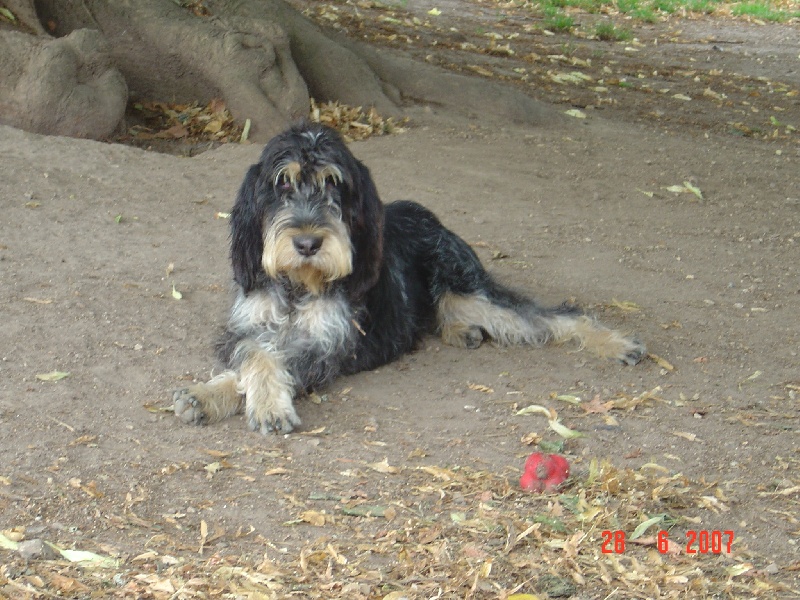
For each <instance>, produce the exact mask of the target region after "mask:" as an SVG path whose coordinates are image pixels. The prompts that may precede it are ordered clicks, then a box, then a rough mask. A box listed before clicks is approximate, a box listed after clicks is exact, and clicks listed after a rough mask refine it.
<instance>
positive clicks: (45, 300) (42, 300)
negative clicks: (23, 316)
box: [23, 297, 53, 304]
mask: <svg viewBox="0 0 800 600" xmlns="http://www.w3.org/2000/svg"><path fill="white" fill-rule="evenodd" d="M23 300H25V302H32V303H33V304H52V303H53V300H52V298H30V297H26V298H23Z"/></svg>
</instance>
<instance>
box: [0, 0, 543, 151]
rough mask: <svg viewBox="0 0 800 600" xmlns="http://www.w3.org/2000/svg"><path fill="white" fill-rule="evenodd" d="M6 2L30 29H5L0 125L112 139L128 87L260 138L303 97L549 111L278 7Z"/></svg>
mask: <svg viewBox="0 0 800 600" xmlns="http://www.w3.org/2000/svg"><path fill="white" fill-rule="evenodd" d="M5 5H6V6H7V7H9V8H10V9H11V10H12V12H14V13H15V15H17V17H18V23H19V27H18V29H22V28H25V29H27V30H28V31H30V32H32V33H22V32H21V31H19V30H18V31H9V27H6V28H5V30H3V29H0V77H2V78H3V84H2V86H0V122H3V123H7V124H11V125H16V126H18V127H22V128H26V129H31V130H34V131H39V132H43V133H53V134H60V135H78V136H84V137H94V138H100V139H102V138H103V137H106V136H108V135H109V134H110V133H111V132H112V131H113V130H114V129H115V128H116V127H118V126H119V124H120V122H121V121H122V119H123V111H122V109H121V108H120V107H121V106H122V107H123V108H124V104H125V89H124V86H125V82H127V91H128V93H129V94H130V97H131V98H133V99H147V100H160V101H170V102H192V101H199V102H203V103H205V102H208V101H209V100H211V99H212V98H217V97H218V98H222V99H223V100H224V101H225V103H226V105H227V107H228V108H229V109H230V110H231V112H232V113H233V115H234V116H235V117H236V118H238V119H239V120H241V121H243V120H244V119H247V118H249V119H250V120H251V137H252V138H253V139H255V140H259V141H263V140H265V139H267V138H268V137H270V136H271V135H273V134H275V133H276V132H278V131H279V130H281V129H282V128H284V127H285V126H286V124H287V123H288V122H290V121H292V120H296V119H297V118H300V117H303V116H306V115H307V114H308V110H309V95H311V96H313V97H314V98H315V99H316V100H318V101H332V100H337V101H339V102H342V103H344V104H349V105H352V106H363V107H375V108H376V109H377V110H378V112H379V113H381V114H382V115H384V116H397V115H399V114H401V113H402V107H403V105H404V104H407V103H412V102H416V103H431V104H435V105H437V106H443V107H446V108H448V109H451V110H454V111H457V112H465V111H466V112H468V113H470V114H478V115H480V114H491V115H493V116H495V117H501V118H507V119H509V120H514V121H521V122H527V123H532V124H538V123H541V122H543V121H544V120H546V119H548V118H550V117H551V115H552V111H550V110H548V109H546V108H545V107H544V106H543V105H541V104H539V103H538V102H536V101H534V100H533V99H531V98H529V97H528V96H526V95H525V94H523V93H522V92H519V91H517V90H515V89H513V88H510V87H503V86H502V85H499V84H496V83H493V82H488V81H484V80H481V79H476V78H469V77H464V76H461V75H456V74H453V73H448V72H446V71H443V70H441V69H438V68H436V67H432V66H430V65H427V64H423V63H419V62H415V61H412V60H410V59H407V58H404V57H401V56H399V55H395V54H393V53H390V52H388V51H380V52H379V51H376V50H375V49H373V48H367V47H366V46H364V45H362V44H360V43H358V42H354V41H352V40H348V39H344V38H341V36H338V35H337V34H330V33H326V32H324V31H322V30H321V29H320V28H319V27H317V26H316V25H315V24H314V23H312V22H311V21H309V20H308V19H307V18H305V17H304V16H303V15H301V14H300V13H299V12H297V11H296V10H294V9H293V8H291V7H290V6H289V5H287V4H286V3H285V2H283V0H207V1H206V2H204V3H203V6H204V7H207V9H208V11H207V12H208V13H210V14H195V12H193V11H192V10H190V9H191V8H192V5H187V6H181V5H179V4H178V3H176V2H175V1H174V0H36V1H35V4H34V0H13V2H12V1H11V0H5ZM45 30H46V31H49V32H50V33H51V34H52V35H53V36H55V38H53V37H50V36H49V35H48V34H46V33H45ZM94 32H99V34H98V33H94ZM100 34H101V35H100ZM104 40H105V41H106V42H107V43H104ZM67 50H69V52H68V51H67ZM70 52H71V54H70ZM20 65H22V68H20ZM120 73H121V75H120ZM123 77H124V82H122V78H123ZM120 83H122V85H120ZM53 115H57V117H54V116H53ZM79 117H81V118H79ZM94 121H96V122H94Z"/></svg>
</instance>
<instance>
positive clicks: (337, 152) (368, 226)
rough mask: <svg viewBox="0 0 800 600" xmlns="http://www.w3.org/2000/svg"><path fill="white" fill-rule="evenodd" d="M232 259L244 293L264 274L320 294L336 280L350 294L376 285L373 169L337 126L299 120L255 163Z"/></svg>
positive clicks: (377, 204) (379, 218)
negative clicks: (355, 155) (335, 127)
mask: <svg viewBox="0 0 800 600" xmlns="http://www.w3.org/2000/svg"><path fill="white" fill-rule="evenodd" d="M231 232H232V240H231V258H232V262H233V272H234V277H235V279H236V282H237V283H238V284H239V285H240V286H241V287H242V288H243V289H244V291H245V292H249V291H250V290H252V289H254V288H256V287H258V286H259V284H260V283H261V282H263V281H265V278H268V279H272V280H284V279H285V280H288V281H289V282H291V284H292V285H295V286H302V287H304V288H305V289H306V290H308V291H309V292H310V293H311V294H314V295H319V294H321V293H322V292H323V291H324V290H325V289H327V287H328V286H329V285H330V284H331V283H332V282H336V281H341V282H343V283H344V285H345V287H346V289H347V293H348V296H349V297H350V298H351V299H358V298H360V297H361V296H362V295H363V294H364V293H365V292H366V291H367V290H368V289H369V288H371V287H372V286H373V285H375V282H376V281H377V279H378V275H379V273H380V268H381V263H382V259H383V205H382V204H381V201H380V199H379V198H378V193H377V190H376V189H375V184H374V183H373V182H372V178H371V177H370V174H369V170H368V169H367V168H366V167H365V166H364V165H363V164H362V163H361V162H359V161H358V160H357V159H356V158H355V157H354V156H353V155H352V153H351V152H350V150H348V148H347V146H346V145H345V143H344V141H343V140H342V138H341V137H340V136H339V134H338V133H336V132H335V131H334V130H332V129H330V128H328V127H325V126H323V125H318V124H307V123H304V124H300V125H296V126H294V127H292V128H291V129H289V130H288V131H286V132H284V133H282V134H280V135H278V136H276V137H275V138H273V139H272V140H271V141H270V142H269V143H268V144H267V146H266V147H265V148H264V152H263V153H262V155H261V160H260V161H259V162H258V164H255V165H253V166H252V167H250V170H249V171H248V172H247V176H246V177H245V180H244V183H242V187H241V188H240V190H239V194H238V197H237V199H236V204H235V205H234V208H233V212H232V214H231Z"/></svg>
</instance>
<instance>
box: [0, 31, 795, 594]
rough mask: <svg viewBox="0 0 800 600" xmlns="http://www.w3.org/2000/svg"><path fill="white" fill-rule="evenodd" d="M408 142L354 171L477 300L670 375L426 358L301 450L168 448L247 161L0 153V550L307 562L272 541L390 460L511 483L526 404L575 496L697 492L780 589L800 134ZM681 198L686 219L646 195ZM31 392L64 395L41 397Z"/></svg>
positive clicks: (710, 521) (528, 424)
mask: <svg viewBox="0 0 800 600" xmlns="http://www.w3.org/2000/svg"><path fill="white" fill-rule="evenodd" d="M795 31H796V30H795ZM795 50H796V48H795ZM762 59H763V60H767V58H764V57H759V60H762ZM786 60H790V58H786ZM791 60H793V61H794V62H792V63H791V64H790V65H788V66H787V65H783V66H784V67H785V68H786V70H787V72H789V71H790V72H791V73H793V75H791V77H793V78H794V79H796V78H797V60H796V57H794V58H793V59H791ZM773 72H774V71H773ZM796 83H797V82H796V81H794V89H797V84H796ZM789 85H792V84H791V82H790V83H789ZM794 102H795V104H794V110H797V107H796V104H797V100H796V99H795V101H794ZM412 116H413V117H415V118H414V121H413V122H414V124H415V126H414V127H412V128H410V130H409V131H407V132H406V133H404V134H401V135H396V136H391V137H385V138H373V139H370V140H368V141H365V142H358V143H355V144H353V146H352V148H353V151H354V152H355V153H356V155H357V156H358V157H360V158H361V159H362V160H363V161H364V162H365V163H366V164H367V165H368V166H369V167H370V168H371V169H372V172H373V174H374V176H375V179H376V181H377V183H378V187H379V189H380V190H381V193H382V196H383V198H384V200H385V201H390V200H393V199H399V198H410V199H414V200H417V201H419V202H422V203H423V204H425V205H426V206H428V207H430V208H431V209H433V210H434V211H436V212H437V214H439V216H440V217H441V219H442V220H443V221H444V222H445V223H446V224H447V225H448V226H449V227H450V228H452V229H453V230H455V231H456V232H458V233H459V234H461V235H462V236H463V237H464V238H465V239H467V240H468V241H469V242H470V243H472V244H473V245H474V247H475V248H476V251H477V252H478V253H479V255H480V256H481V258H482V259H483V260H484V261H485V263H486V264H487V266H488V268H489V269H490V270H491V272H492V273H494V274H495V275H497V277H499V278H500V279H501V280H503V281H505V282H508V283H510V284H512V285H514V286H516V287H518V288H521V289H526V290H530V291H531V293H533V294H535V295H536V296H538V297H539V298H540V299H542V300H544V301H547V302H553V303H557V302H560V301H562V300H564V299H567V298H575V299H577V300H578V301H579V302H580V303H582V304H584V305H586V306H588V307H589V308H590V310H591V311H592V312H594V313H595V314H597V315H598V316H599V317H600V318H601V319H602V320H603V321H605V322H607V323H609V324H611V325H613V326H615V327H619V328H622V329H626V330H630V331H635V332H636V333H637V334H638V335H639V336H640V337H641V338H642V339H643V340H645V341H646V342H647V344H648V349H649V350H650V351H651V352H652V353H654V354H656V355H658V356H660V357H662V358H663V359H664V360H665V361H667V363H668V364H669V365H671V366H672V367H674V369H668V368H665V363H661V364H658V363H657V362H655V361H653V360H646V361H645V362H643V363H642V364H640V365H639V366H637V367H632V368H631V367H621V366H619V365H616V364H610V363H606V362H602V361H599V360H596V359H594V358H592V357H591V356H588V355H587V354H584V353H580V352H574V351H573V350H574V349H572V348H566V347H565V348H545V349H531V348H524V349H511V350H499V349H496V348H492V347H491V346H486V345H485V346H483V347H481V348H480V349H478V350H474V351H462V350H456V349H452V348H448V347H446V346H443V345H442V344H441V343H440V342H439V340H437V339H434V338H430V339H427V340H426V341H425V343H424V345H423V347H422V348H420V349H419V351H418V352H416V353H414V354H412V355H410V356H407V357H406V358H404V359H403V360H401V361H399V362H397V363H395V364H391V365H389V366H386V367H384V368H381V369H379V370H378V371H375V372H368V373H362V374H360V375H357V376H354V377H349V378H345V379H342V380H340V381H338V382H337V383H336V384H335V385H334V386H333V387H332V388H330V389H328V390H324V393H325V396H324V401H323V402H322V403H321V404H315V403H312V402H310V401H301V402H300V403H299V406H298V411H299V414H300V416H301V418H302V419H303V432H300V433H297V434H291V435H288V436H285V437H266V438H265V437H262V436H260V435H258V434H255V433H252V432H250V431H248V430H247V427H246V425H245V423H244V420H243V419H242V418H233V419H230V420H228V421H226V422H224V423H221V424H218V425H214V426H211V427H206V428H194V427H189V426H185V425H181V424H180V423H179V422H178V421H177V420H176V419H175V418H174V417H173V416H172V415H171V414H170V413H169V412H167V411H165V410H164V409H166V408H168V407H169V398H170V391H171V390H173V389H175V388H178V387H181V386H184V385H186V383H187V382H190V381H192V380H195V379H205V378H207V377H208V376H209V374H210V370H211V367H212V351H211V344H212V342H213V339H214V337H215V335H216V333H217V331H218V329H219V328H220V326H221V325H222V323H223V322H224V319H225V316H226V314H225V313H226V309H227V303H228V301H229V288H230V273H229V265H228V260H227V254H228V249H227V234H228V230H227V227H228V225H227V222H226V221H225V219H224V218H219V217H218V213H220V212H227V211H228V210H229V209H230V206H231V203H232V199H233V197H234V194H235V191H236V189H237V187H238V185H239V183H240V181H241V178H242V175H243V173H244V171H245V169H246V168H247V166H248V165H249V164H251V163H252V162H254V161H255V160H256V159H257V156H258V154H259V150H260V149H259V148H258V147H255V146H226V147H222V148H219V149H217V150H214V151H211V152H207V153H204V154H202V155H200V156H198V157H195V158H191V159H190V158H181V157H176V156H168V155H162V154H156V153H148V152H146V151H143V150H139V149H136V148H131V147H126V146H120V145H105V144H101V143H96V142H89V141H81V140H74V139H61V138H45V137H40V136H36V135H32V134H28V133H23V132H20V131H17V130H14V129H10V128H6V127H0V164H1V165H2V167H1V170H0V172H1V173H2V177H0V199H2V212H1V213H0V223H2V229H1V231H2V238H1V239H0V273H2V282H3V285H2V288H0V313H1V314H2V331H3V333H2V336H1V337H0V358H1V359H2V362H0V381H2V386H0V456H2V461H1V462H0V525H2V529H7V528H12V527H25V528H27V536H28V537H43V538H47V539H50V540H52V541H58V542H59V543H61V544H62V545H67V546H69V545H74V546H76V547H83V548H90V549H92V548H95V549H96V548H105V549H108V548H114V549H116V551H118V552H120V553H123V554H124V553H131V554H137V553H140V552H142V551H143V549H144V548H156V549H158V548H159V543H160V542H159V540H160V536H162V535H164V532H165V531H166V530H169V531H170V532H171V533H170V536H172V535H175V536H178V537H180V536H181V535H184V536H185V538H186V539H187V540H188V539H196V537H197V530H198V527H200V523H201V521H202V522H206V523H208V524H209V525H210V526H211V529H212V530H214V528H220V529H224V530H226V531H228V532H232V531H244V532H255V534H254V535H242V536H241V537H238V536H233V537H231V538H230V539H227V538H226V541H220V542H219V544H220V546H219V547H218V550H221V551H225V550H228V551H230V552H234V553H236V554H243V553H246V552H257V550H256V549H255V547H256V546H257V543H256V541H255V538H256V536H261V537H260V538H259V539H261V540H264V539H267V540H272V542H271V543H272V544H274V546H273V547H277V546H280V547H281V548H283V549H286V550H285V551H287V552H289V553H292V552H294V551H297V550H298V549H299V548H301V547H302V546H303V545H304V544H305V543H306V542H307V540H309V539H311V538H316V537H317V536H319V535H321V534H320V531H319V528H312V527H310V526H307V527H294V528H287V527H285V526H283V524H284V523H285V522H287V521H290V520H292V519H294V518H296V516H297V514H298V511H300V510H302V509H303V507H308V506H309V502H310V501H308V500H307V498H308V493H309V490H313V489H316V488H317V487H326V486H327V487H330V486H332V487H334V488H335V487H336V486H348V485H350V486H355V487H358V488H359V489H361V490H364V492H363V493H367V494H369V493H370V490H374V489H379V488H381V487H382V486H386V485H400V484H398V483H397V482H396V481H395V482H394V483H391V484H390V483H387V482H386V480H387V476H386V475H385V474H381V473H378V472H374V471H369V472H368V473H367V474H364V473H362V474H361V475H360V476H361V480H359V481H358V483H357V484H356V483H350V482H349V480H348V475H347V469H349V468H352V467H353V465H356V466H357V465H363V464H367V463H375V462H378V461H381V460H383V458H384V457H388V458H389V462H390V463H392V464H396V465H398V466H403V465H409V464H432V465H460V466H464V467H472V468H476V469H479V470H482V471H493V472H497V473H507V474H508V476H509V478H510V479H511V480H512V481H513V480H514V478H515V477H517V476H518V475H519V472H520V469H521V466H522V463H523V461H524V457H525V456H526V455H527V454H528V452H530V448H529V447H527V446H525V445H523V444H522V443H521V442H520V440H521V438H522V437H523V435H525V434H527V433H529V432H538V433H539V434H541V435H543V436H544V437H545V438H546V439H550V440H557V439H558V438H557V436H556V435H555V434H553V433H552V432H549V431H548V429H547V426H546V422H545V421H544V420H543V419H541V418H539V417H534V416H516V415H515V413H516V410H517V409H518V408H520V407H524V406H526V405H528V404H544V405H547V406H552V407H554V408H556V409H557V410H558V411H559V414H560V416H561V418H562V420H563V422H564V423H565V424H567V425H569V426H570V427H573V428H575V429H577V430H580V431H582V432H584V433H585V434H586V435H585V437H583V438H580V439H577V440H570V441H569V442H568V443H567V445H566V453H567V455H568V457H569V458H570V460H571V461H572V462H573V465H574V471H575V472H576V473H578V474H580V473H581V471H582V470H584V471H585V469H586V468H587V465H588V462H589V460H590V459H591V458H601V459H602V458H607V459H610V460H611V461H612V462H613V463H614V464H615V465H617V466H620V467H630V468H634V469H635V468H639V467H640V466H641V465H643V464H645V463H658V464H659V465H662V466H663V467H665V468H666V469H667V470H668V471H669V472H682V473H684V474H686V475H688V476H690V477H692V478H694V479H696V480H702V479H705V480H708V481H716V482H719V486H720V489H722V490H724V495H725V498H724V505H725V509H724V510H719V511H714V510H695V511H694V513H693V514H694V515H695V516H696V517H699V518H700V519H701V522H700V523H699V524H697V525H696V527H697V528H703V529H708V530H713V529H725V530H734V531H735V535H736V539H737V543H739V544H741V546H740V547H742V548H744V547H745V546H746V547H747V548H749V550H750V551H752V552H753V559H752V560H753V561H754V563H755V564H756V565H757V566H758V567H759V568H766V569H767V572H768V573H771V575H772V576H773V577H774V578H776V579H777V580H780V581H783V582H785V583H786V584H788V585H790V586H793V587H794V588H795V589H797V588H798V587H800V582H798V575H797V574H798V570H797V565H798V564H800V548H798V535H800V524H799V523H798V499H800V492H798V486H800V471H799V470H798V467H799V466H800V443H799V442H800V440H798V432H799V431H800V430H799V429H798V425H797V424H798V416H800V402H799V401H798V395H797V394H798V391H800V359H798V349H799V348H800V278H799V273H798V265H800V219H799V218H798V214H799V212H798V211H800V189H799V188H798V178H797V173H798V145H797V141H796V135H797V134H795V138H791V137H789V138H788V139H781V140H777V141H774V142H766V141H762V140H759V139H755V138H747V137H737V136H733V135H728V134H726V133H725V132H722V131H720V132H717V131H714V130H713V128H712V129H711V130H710V131H708V132H706V135H702V134H701V132H699V131H698V130H697V129H695V128H677V127H673V128H672V129H670V130H669V131H665V130H664V129H663V128H662V127H661V126H660V125H658V124H654V123H651V122H645V123H633V122H627V121H626V120H624V119H622V118H617V119H615V120H603V119H601V118H599V117H598V116H597V115H596V114H595V113H592V114H590V115H589V118H588V119H586V120H578V119H574V120H567V121H566V122H565V123H563V124H559V125H558V126H551V127H546V128H541V129H536V130H527V129H521V128H518V127H514V126H511V125H510V124H492V123H490V122H488V121H486V120H483V119H473V120H465V119H461V118H456V117H450V116H448V115H437V114H435V111H425V110H417V111H414V113H412ZM798 125H800V123H798ZM684 182H691V184H692V185H693V186H696V187H697V188H699V189H700V190H701V191H702V195H703V199H702V200H701V199H699V198H697V197H696V196H695V195H694V194H692V193H690V192H688V191H687V192H684V193H675V192H671V191H668V190H667V189H666V188H668V187H670V186H676V185H678V186H680V185H683V183H684ZM173 285H174V289H176V290H178V291H179V292H180V293H181V294H182V296H183V297H182V299H180V300H176V299H175V298H174V297H173V294H172V290H173ZM625 303H633V305H635V306H632V305H629V304H625ZM55 371H58V372H63V373H68V376H66V377H64V378H63V379H60V380H58V381H52V380H51V381H43V380H40V379H39V378H38V376H40V375H43V374H50V373H53V372H55ZM471 384H472V386H471ZM470 386H471V387H470ZM480 386H485V388H481V387H480ZM655 388H660V390H659V391H657V392H656V393H655V394H654V395H655V396H656V397H657V399H656V400H653V401H650V402H648V403H645V404H643V405H640V406H639V407H637V408H636V409H635V410H631V411H613V415H614V417H615V419H616V424H613V423H611V424H610V423H609V422H607V421H606V420H604V419H603V415H600V414H592V413H586V412H585V411H583V410H581V409H580V408H578V407H575V406H571V405H569V404H566V403H564V402H560V401H558V400H556V399H554V398H553V395H556V394H572V395H577V396H580V397H581V398H582V399H584V400H585V401H588V400H591V399H592V398H594V397H596V396H597V397H599V399H600V400H601V401H606V400H609V399H614V398H619V397H624V396H626V395H628V396H635V395H637V394H641V393H642V392H645V391H648V390H654V389H655ZM322 428H324V430H322V431H320V430H321V429H322ZM418 448H421V449H422V450H423V452H414V451H415V449H418ZM423 455H424V456H423ZM226 460H227V461H229V463H225V461H226ZM220 461H222V462H220ZM214 463H216V464H217V467H213V464H214ZM231 463H235V466H232V465H231ZM209 465H212V466H211V467H210V468H209ZM217 468H220V469H221V470H219V471H218V472H217ZM274 469H279V471H274ZM283 470H285V472H284V471H283ZM265 473H267V474H269V473H272V474H271V475H265ZM343 473H344V474H343ZM315 486H316V487H315ZM311 504H313V503H311ZM131 515H135V517H136V518H137V519H139V521H140V522H137V521H136V520H135V519H134V517H133V516H131ZM312 529H313V531H312ZM323 529H324V528H323ZM212 533H213V531H212ZM209 537H213V535H212V534H209ZM187 544H188V542H187ZM262 548H263V544H262ZM173 552H176V550H174V548H173ZM584 593H585V594H586V595H585V596H582V597H587V598H589V597H593V596H592V595H591V590H590V589H589V590H586V591H584ZM486 597H492V596H486ZM787 597H788V596H787Z"/></svg>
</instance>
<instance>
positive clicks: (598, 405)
mask: <svg viewBox="0 0 800 600" xmlns="http://www.w3.org/2000/svg"><path fill="white" fill-rule="evenodd" d="M580 406H581V408H582V409H583V410H584V411H585V412H586V414H589V415H591V414H601V415H602V414H605V413H607V412H608V411H609V410H611V409H612V408H614V401H613V400H609V401H608V402H600V394H597V395H596V396H595V397H594V398H592V400H591V401H590V402H584V403H583V404H581V405H580Z"/></svg>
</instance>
